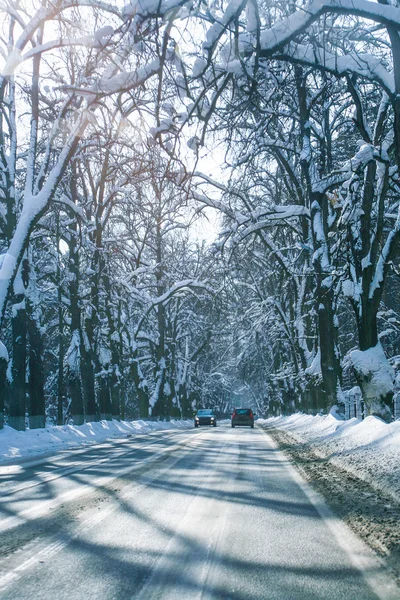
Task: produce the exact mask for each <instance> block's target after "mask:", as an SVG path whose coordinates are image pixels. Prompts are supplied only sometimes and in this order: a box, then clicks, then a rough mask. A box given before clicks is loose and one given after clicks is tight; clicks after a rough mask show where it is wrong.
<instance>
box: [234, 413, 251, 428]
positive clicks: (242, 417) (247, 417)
mask: <svg viewBox="0 0 400 600" xmlns="http://www.w3.org/2000/svg"><path fill="white" fill-rule="evenodd" d="M231 425H232V427H236V425H248V426H249V427H251V428H252V429H254V415H253V411H252V410H251V408H235V410H234V411H233V414H232V419H231Z"/></svg>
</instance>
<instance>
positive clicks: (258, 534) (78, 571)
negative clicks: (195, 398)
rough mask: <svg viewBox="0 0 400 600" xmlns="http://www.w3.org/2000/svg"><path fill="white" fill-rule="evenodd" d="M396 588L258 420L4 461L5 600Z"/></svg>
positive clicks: (293, 598) (122, 599)
mask: <svg viewBox="0 0 400 600" xmlns="http://www.w3.org/2000/svg"><path fill="white" fill-rule="evenodd" d="M132 598H138V599H140V600H152V599H154V600H155V599H161V600H191V599H202V600H215V599H220V600H230V599H231V600H252V599H254V600H275V599H277V600H278V599H279V600H314V599H315V600H324V599H327V600H339V599H346V600H353V599H354V600H360V599H362V600H370V599H371V600H372V599H375V600H376V599H377V598H380V599H381V600H394V599H397V600H398V599H399V598H400V591H399V589H398V588H397V587H396V586H395V584H394V583H393V582H392V581H391V579H390V577H389V576H388V574H387V573H386V572H385V570H384V568H383V566H382V565H381V563H380V562H379V560H378V559H377V558H376V557H375V556H374V555H373V554H372V552H371V551H370V550H369V549H367V547H366V546H365V545H364V544H363V543H362V542H361V541H360V540H358V539H357V538H356V537H355V536H354V535H353V534H352V533H351V532H350V531H349V530H348V529H347V528H346V527H345V526H344V525H343V524H342V523H341V522H340V521H338V520H337V519H336V518H335V517H334V516H333V515H332V514H331V513H330V511H329V509H328V508H327V507H326V505H325V504H324V502H323V501H322V499H321V498H320V497H319V496H318V494H316V493H315V492H314V491H313V490H312V489H311V488H309V486H308V485H307V484H306V483H305V482H304V481H303V479H302V478H301V476H300V475H299V474H298V473H297V471H296V470H295V469H294V468H293V467H292V466H291V464H290V463H289V462H288V460H287V459H286V457H285V456H284V455H283V454H282V453H281V452H280V451H279V450H278V449H277V448H276V446H275V443H274V442H273V440H271V438H270V437H269V436H268V435H267V434H266V433H265V432H263V431H262V430H260V429H257V428H255V429H254V430H251V429H249V428H235V429H231V428H230V427H229V426H219V427H217V428H199V429H193V430H180V431H173V432H171V431H169V432H157V433H154V434H151V435H148V436H138V437H137V438H136V437H135V438H131V439H123V440H117V441H115V440H114V441H111V442H109V443H105V444H101V445H98V446H94V447H91V448H89V449H84V450H79V451H75V452H63V453H60V454H58V455H56V456H55V457H53V458H47V459H45V460H44V461H42V462H41V461H37V462H36V463H31V464H29V463H27V464H25V466H23V465H22V466H21V467H16V466H14V467H11V466H10V467H1V468H0V599H1V600H11V599H12V600H17V599H18V600H25V599H26V600H28V599H29V600H50V599H51V600H55V599H56V600H64V599H65V600H82V599H85V600H91V599H96V600H129V599H132Z"/></svg>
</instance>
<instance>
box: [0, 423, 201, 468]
mask: <svg viewBox="0 0 400 600" xmlns="http://www.w3.org/2000/svg"><path fill="white" fill-rule="evenodd" d="M192 427H193V421H192V420H186V421H168V422H163V421H100V422H99V423H87V424H86V425H79V426H75V425H62V426H57V427H56V426H48V427H46V428H45V429H30V430H27V431H16V430H15V429H12V428H11V427H8V426H7V425H6V426H5V427H4V429H1V430H0V464H2V463H3V464H4V463H8V462H11V461H13V462H14V461H15V462H17V461H18V459H21V458H22V459H26V458H34V457H38V456H41V455H43V454H51V453H53V452H57V451H58V450H61V449H65V448H76V447H77V446H85V445H87V444H94V443H100V442H104V441H105V440H108V439H112V438H120V437H126V436H130V435H137V434H140V435H143V434H146V433H150V432H152V431H159V430H166V429H188V428H192Z"/></svg>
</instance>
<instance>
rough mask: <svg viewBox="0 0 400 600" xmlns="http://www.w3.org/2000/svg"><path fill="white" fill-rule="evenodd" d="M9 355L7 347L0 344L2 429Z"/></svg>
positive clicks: (0, 416) (0, 425) (0, 414)
mask: <svg viewBox="0 0 400 600" xmlns="http://www.w3.org/2000/svg"><path fill="white" fill-rule="evenodd" d="M7 367H8V355H7V350H6V347H5V346H4V345H3V344H2V342H0V429H3V427H4V399H5V396H6V373H7Z"/></svg>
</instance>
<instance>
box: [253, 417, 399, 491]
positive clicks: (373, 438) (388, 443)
mask: <svg viewBox="0 0 400 600" xmlns="http://www.w3.org/2000/svg"><path fill="white" fill-rule="evenodd" d="M257 424H258V425H261V426H263V427H266V428H268V427H273V428H276V429H280V430H283V431H286V432H287V433H288V434H290V435H292V436H293V437H295V438H296V439H297V440H298V441H299V442H302V443H306V444H307V445H308V446H309V447H310V449H311V450H312V451H313V452H315V453H316V454H318V455H319V456H322V457H325V458H328V460H329V461H331V462H332V463H333V464H335V465H337V466H338V467H341V468H343V469H346V471H349V472H350V473H352V474H354V475H355V476H356V477H359V478H360V479H364V480H365V481H368V482H369V483H371V484H372V485H373V486H374V487H375V488H376V489H381V490H384V491H385V492H386V493H388V494H390V495H391V496H392V497H393V498H395V499H396V500H397V501H398V498H399V494H400V421H395V422H393V423H390V424H387V423H384V422H383V421H382V420H381V419H379V418H376V417H367V418H366V419H365V420H364V421H361V420H359V419H350V420H349V421H340V420H338V419H336V418H335V417H334V416H333V415H328V416H316V417H313V416H311V415H305V414H302V413H296V414H294V415H291V416H290V417H274V418H271V419H258V421H257Z"/></svg>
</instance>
